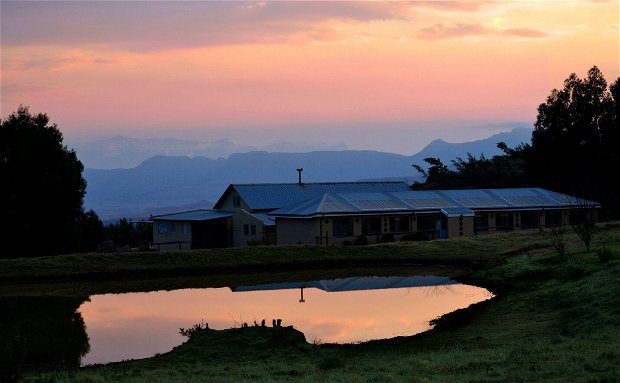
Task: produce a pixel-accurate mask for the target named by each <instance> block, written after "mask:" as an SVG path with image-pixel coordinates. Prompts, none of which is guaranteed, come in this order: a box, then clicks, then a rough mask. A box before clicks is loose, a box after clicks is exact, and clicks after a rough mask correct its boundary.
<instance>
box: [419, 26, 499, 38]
mask: <svg viewBox="0 0 620 383" xmlns="http://www.w3.org/2000/svg"><path fill="white" fill-rule="evenodd" d="M490 32H491V31H490V30H489V29H488V28H485V27H483V26H481V25H478V24H455V25H444V24H435V25H433V26H431V27H427V28H423V29H420V31H419V34H418V37H420V38H422V39H425V40H439V39H449V38H453V37H463V36H472V35H485V34H489V33H490Z"/></svg>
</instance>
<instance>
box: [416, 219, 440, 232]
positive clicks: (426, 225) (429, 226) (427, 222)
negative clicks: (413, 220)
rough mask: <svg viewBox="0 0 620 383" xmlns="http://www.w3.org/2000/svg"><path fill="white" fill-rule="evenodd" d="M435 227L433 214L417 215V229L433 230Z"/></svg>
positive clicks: (435, 221) (435, 220) (435, 222)
mask: <svg viewBox="0 0 620 383" xmlns="http://www.w3.org/2000/svg"><path fill="white" fill-rule="evenodd" d="M436 229H437V217H435V216H434V215H421V216H418V231H426V232H430V231H435V230H436Z"/></svg>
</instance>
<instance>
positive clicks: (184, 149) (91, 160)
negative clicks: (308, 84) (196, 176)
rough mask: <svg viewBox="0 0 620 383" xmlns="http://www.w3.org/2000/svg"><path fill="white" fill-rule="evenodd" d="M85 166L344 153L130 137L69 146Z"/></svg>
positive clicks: (314, 147) (319, 146) (297, 145)
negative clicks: (261, 154)
mask: <svg viewBox="0 0 620 383" xmlns="http://www.w3.org/2000/svg"><path fill="white" fill-rule="evenodd" d="M70 146H71V147H72V148H73V149H75V151H76V153H77V155H78V158H79V159H80V161H82V163H83V164H84V166H85V167H87V168H92V169H118V168H133V167H136V166H138V165H140V163H142V161H144V160H146V159H149V158H151V157H153V156H158V155H165V156H187V157H207V158H211V159H217V158H226V157H228V156H230V155H231V154H233V153H247V152H253V151H265V152H293V153H305V152H313V151H319V150H347V149H348V148H347V145H345V144H344V143H341V142H340V143H335V144H326V143H322V142H317V143H307V142H303V141H301V142H289V141H279V142H274V143H271V144H269V145H265V146H251V145H242V144H237V143H234V142H232V141H230V140H228V139H220V140H213V141H194V140H182V139H177V138H142V139H139V138H131V137H124V136H113V137H107V138H102V139H99V140H95V141H88V142H76V143H73V144H71V145H70Z"/></svg>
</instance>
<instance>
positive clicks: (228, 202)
mask: <svg viewBox="0 0 620 383" xmlns="http://www.w3.org/2000/svg"><path fill="white" fill-rule="evenodd" d="M233 197H239V200H240V201H239V206H234V204H233V199H234V198H233ZM218 210H228V211H236V210H245V211H252V210H251V209H250V207H249V206H248V204H247V203H245V201H244V200H243V198H241V197H240V196H239V193H237V192H236V191H235V190H234V189H233V190H232V191H231V192H229V193H228V195H227V196H226V197H225V198H224V200H223V201H222V204H221V206H220V207H219V209H218Z"/></svg>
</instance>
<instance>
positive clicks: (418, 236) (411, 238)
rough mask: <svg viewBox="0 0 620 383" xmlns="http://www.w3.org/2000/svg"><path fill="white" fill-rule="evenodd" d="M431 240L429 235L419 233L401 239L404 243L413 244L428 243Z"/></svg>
mask: <svg viewBox="0 0 620 383" xmlns="http://www.w3.org/2000/svg"><path fill="white" fill-rule="evenodd" d="M429 239H430V238H429V236H428V234H427V233H424V232H421V231H418V232H415V233H413V234H406V235H403V237H402V238H401V239H400V240H401V241H402V242H412V241H428V240H429Z"/></svg>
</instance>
